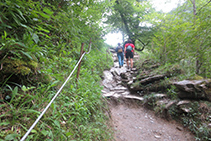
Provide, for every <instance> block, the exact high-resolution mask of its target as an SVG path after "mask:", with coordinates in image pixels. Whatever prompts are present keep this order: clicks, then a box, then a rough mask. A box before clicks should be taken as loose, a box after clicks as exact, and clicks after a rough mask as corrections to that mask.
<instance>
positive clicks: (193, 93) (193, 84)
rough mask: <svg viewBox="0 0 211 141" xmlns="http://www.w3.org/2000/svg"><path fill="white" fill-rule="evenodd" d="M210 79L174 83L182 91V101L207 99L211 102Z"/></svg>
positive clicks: (180, 95)
mask: <svg viewBox="0 0 211 141" xmlns="http://www.w3.org/2000/svg"><path fill="white" fill-rule="evenodd" d="M210 83H211V80H210V79H203V80H183V81H179V82H174V83H173V85H175V86H176V87H177V88H178V90H179V91H180V92H179V94H178V97H179V98H181V99H205V100H208V101H211V88H210V85H211V84H210Z"/></svg>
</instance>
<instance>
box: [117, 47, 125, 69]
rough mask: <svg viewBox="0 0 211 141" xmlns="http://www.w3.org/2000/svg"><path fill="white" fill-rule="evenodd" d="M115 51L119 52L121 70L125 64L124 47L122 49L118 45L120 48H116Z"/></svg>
mask: <svg viewBox="0 0 211 141" xmlns="http://www.w3.org/2000/svg"><path fill="white" fill-rule="evenodd" d="M115 51H116V52H117V57H118V61H119V68H121V67H123V64H124V47H122V46H121V44H120V43H118V46H117V47H116V49H115Z"/></svg>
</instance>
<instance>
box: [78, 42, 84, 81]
mask: <svg viewBox="0 0 211 141" xmlns="http://www.w3.org/2000/svg"><path fill="white" fill-rule="evenodd" d="M83 50H84V43H81V53H80V58H81V56H82V54H83V52H84V51H83ZM80 58H79V59H80ZM81 61H82V60H81ZM81 61H80V63H79V64H78V71H77V76H76V82H78V78H79V73H80V69H81Z"/></svg>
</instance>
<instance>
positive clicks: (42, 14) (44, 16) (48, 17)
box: [40, 13, 50, 19]
mask: <svg viewBox="0 0 211 141" xmlns="http://www.w3.org/2000/svg"><path fill="white" fill-rule="evenodd" d="M40 15H41V16H42V17H43V18H46V19H50V16H48V15H46V14H44V13H40Z"/></svg>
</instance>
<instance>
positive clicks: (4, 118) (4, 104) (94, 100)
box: [0, 49, 113, 140]
mask: <svg viewBox="0 0 211 141" xmlns="http://www.w3.org/2000/svg"><path fill="white" fill-rule="evenodd" d="M70 60H71V61H70ZM76 61H77V60H73V59H71V58H69V57H68V56H62V57H60V60H57V59H49V60H48V61H47V62H46V64H49V65H47V66H45V67H46V68H48V69H49V70H51V71H55V72H52V73H51V74H50V75H48V77H50V79H49V83H42V82H40V83H38V84H37V85H36V86H29V85H28V86H27V87H26V86H10V85H9V84H7V85H6V87H4V89H5V90H4V91H7V92H9V93H10V94H8V95H6V96H5V97H8V100H7V101H1V104H0V109H1V117H0V121H1V124H0V128H1V133H0V138H1V140H19V139H20V138H21V137H22V136H23V135H24V133H25V132H26V131H27V129H29V127H30V126H31V125H32V123H33V122H34V121H35V120H36V118H37V117H38V116H39V114H40V113H41V111H42V110H43V109H44V108H45V106H46V105H47V104H48V102H49V101H50V99H51V98H52V97H53V96H54V95H55V93H56V92H57V90H58V88H59V86H60V85H61V84H62V83H63V82H64V79H65V78H66V77H67V75H69V73H70V72H71V71H72V70H73V67H74V65H75V64H76ZM112 63H113V62H112V59H111V57H110V56H109V55H108V56H106V53H105V50H104V49H102V50H101V51H99V50H96V49H93V50H92V51H91V53H90V54H87V55H86V56H85V58H84V59H83V61H82V67H81V71H80V76H79V79H78V83H76V77H75V75H76V73H74V75H73V77H71V80H70V81H69V82H68V83H67V84H66V86H65V87H64V89H63V90H62V92H61V94H60V95H59V96H58V97H57V99H56V100H55V101H54V102H53V104H52V105H51V106H50V108H49V110H48V111H47V112H46V114H45V115H44V116H43V118H42V119H41V120H40V122H39V123H38V124H37V125H36V127H35V128H34V129H33V130H32V132H31V134H30V135H29V136H28V137H27V139H26V140H31V139H33V140H108V139H110V138H111V137H112V135H110V133H111V132H109V128H108V126H107V124H106V123H107V122H106V121H107V117H106V116H105V115H104V112H105V110H107V109H106V106H104V105H105V103H104V100H103V99H102V97H101V90H102V87H101V86H100V83H99V82H100V81H101V78H100V76H101V75H102V71H103V70H104V69H106V68H109V67H110V65H111V64H112ZM53 64H55V65H53ZM48 74H49V73H48ZM61 74H66V76H65V75H63V76H62V75H61ZM2 89H3V88H1V90H2Z"/></svg>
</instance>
